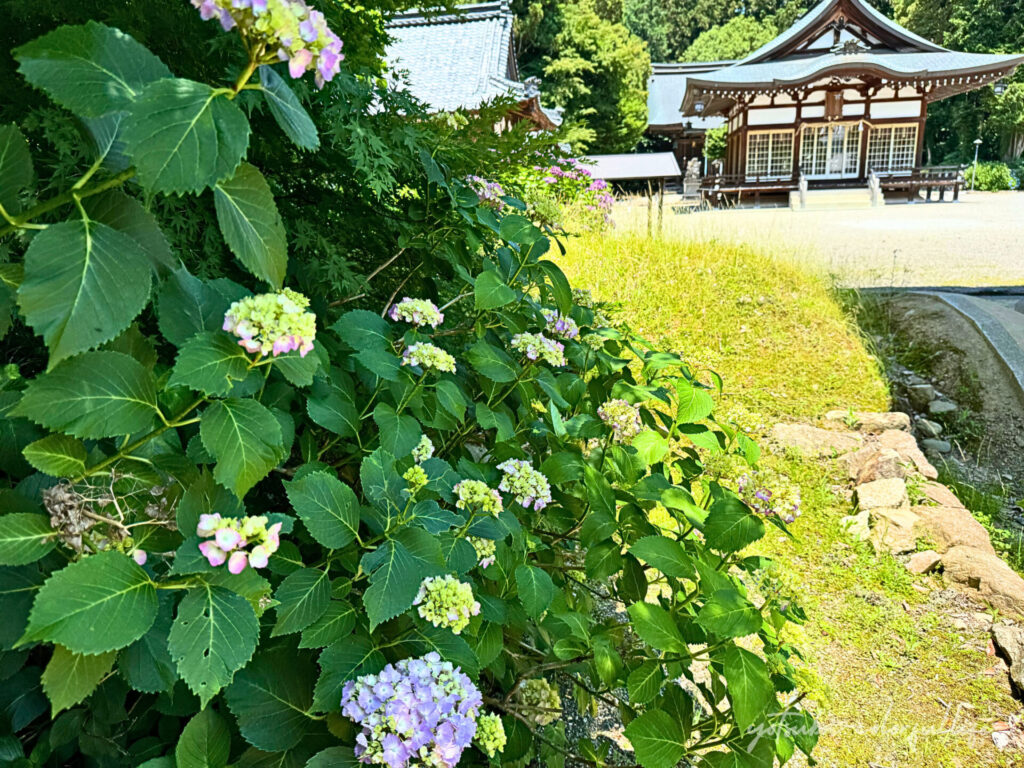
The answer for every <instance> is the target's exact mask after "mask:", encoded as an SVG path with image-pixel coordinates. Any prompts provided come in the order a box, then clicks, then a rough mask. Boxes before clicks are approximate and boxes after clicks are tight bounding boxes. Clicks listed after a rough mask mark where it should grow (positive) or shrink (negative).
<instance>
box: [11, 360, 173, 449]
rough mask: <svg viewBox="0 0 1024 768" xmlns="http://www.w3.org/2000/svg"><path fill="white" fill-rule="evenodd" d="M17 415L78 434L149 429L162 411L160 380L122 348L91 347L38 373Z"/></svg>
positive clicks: (89, 434) (23, 397)
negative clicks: (159, 408) (158, 407)
mask: <svg viewBox="0 0 1024 768" xmlns="http://www.w3.org/2000/svg"><path fill="white" fill-rule="evenodd" d="M12 413H13V414H14V415H17V416H24V417H25V418H29V419H32V421H35V422H36V423H38V424H41V425H43V426H44V427H47V428H48V429H53V430H59V431H61V432H66V433H68V434H71V435H74V436H76V437H91V438H98V437H112V436H115V435H128V434H131V433H133V432H139V431H141V430H144V429H147V428H148V427H150V426H151V425H152V423H153V420H154V418H155V417H156V381H155V380H154V378H153V374H152V373H150V372H149V371H147V370H146V369H145V368H144V367H143V366H142V364H141V363H139V362H138V361H137V360H135V359H134V358H131V357H128V355H125V354H122V353H121V352H89V353H87V354H84V355H80V356H78V357H76V358H75V359H73V360H68V361H65V362H63V363H61V364H60V365H58V366H57V367H56V368H54V369H53V370H52V371H50V372H49V373H46V374H43V375H42V376H39V377H38V378H36V379H34V380H33V381H32V382H31V383H30V384H29V385H28V388H27V389H26V390H25V394H24V395H23V396H22V398H21V402H19V403H18V405H17V406H16V407H15V408H14V410H13V411H12Z"/></svg>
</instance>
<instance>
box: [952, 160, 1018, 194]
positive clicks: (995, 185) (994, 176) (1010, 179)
mask: <svg viewBox="0 0 1024 768" xmlns="http://www.w3.org/2000/svg"><path fill="white" fill-rule="evenodd" d="M974 173H975V172H974V166H973V165H971V166H970V167H969V168H968V169H967V170H966V171H965V172H964V181H965V183H966V185H967V186H968V187H970V186H971V184H972V183H974V188H975V189H980V190H982V191H984V192H1000V191H1002V190H1005V189H1017V188H1019V187H1020V180H1019V179H1018V178H1017V174H1016V173H1014V172H1013V171H1012V170H1010V167H1009V166H1008V165H1007V164H1006V163H978V172H977V173H978V176H977V181H975V178H974Z"/></svg>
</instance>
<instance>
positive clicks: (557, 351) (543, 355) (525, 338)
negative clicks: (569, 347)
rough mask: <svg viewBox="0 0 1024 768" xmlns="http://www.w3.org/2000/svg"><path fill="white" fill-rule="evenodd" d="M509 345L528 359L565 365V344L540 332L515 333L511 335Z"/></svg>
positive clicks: (556, 365) (553, 364)
mask: <svg viewBox="0 0 1024 768" xmlns="http://www.w3.org/2000/svg"><path fill="white" fill-rule="evenodd" d="M511 347H512V349H514V350H515V351H516V352H522V353H523V354H524V355H526V357H527V359H529V360H544V362H546V363H547V364H548V365H551V366H555V367H558V366H563V365H565V346H564V345H563V344H562V343H561V342H560V341H555V340H554V339H549V338H548V337H547V336H545V335H544V334H542V333H517V334H516V335H515V336H513V337H512V342H511Z"/></svg>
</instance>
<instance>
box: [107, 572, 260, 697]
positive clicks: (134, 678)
mask: <svg viewBox="0 0 1024 768" xmlns="http://www.w3.org/2000/svg"><path fill="white" fill-rule="evenodd" d="M247 570H249V571H251V570H252V569H247ZM170 597H171V596H170V594H168V593H164V594H163V599H161V600H160V607H159V609H158V610H157V615H156V621H154V622H153V626H152V627H150V628H149V631H148V632H146V634H144V635H143V636H142V637H140V638H139V639H138V640H136V641H135V642H134V643H132V644H131V645H129V646H128V647H127V648H125V649H124V650H123V651H121V656H120V658H119V659H118V662H117V668H118V671H119V672H120V673H121V676H122V677H123V678H124V679H125V681H126V682H127V683H128V685H130V686H131V687H132V689H133V690H136V691H140V692H142V693H162V692H165V691H170V690H171V688H173V687H174V684H175V683H176V682H177V681H178V672H177V670H175V668H174V661H173V660H172V659H171V654H170V653H169V652H168V651H167V635H168V634H169V633H170V631H171V607H172V606H171V599H170Z"/></svg>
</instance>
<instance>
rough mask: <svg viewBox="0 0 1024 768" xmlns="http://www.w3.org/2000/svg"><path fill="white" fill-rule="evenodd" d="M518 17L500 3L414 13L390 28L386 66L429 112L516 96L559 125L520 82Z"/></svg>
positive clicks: (393, 21)
mask: <svg viewBox="0 0 1024 768" xmlns="http://www.w3.org/2000/svg"><path fill="white" fill-rule="evenodd" d="M513 21H514V16H513V14H512V12H511V11H510V10H509V7H508V4H507V3H506V2H504V0H501V1H500V2H489V3H477V4H475V5H463V6H459V8H458V10H457V12H455V13H431V12H429V11H423V10H420V9H412V10H409V11H405V12H404V13H400V14H398V15H396V16H395V17H394V18H393V19H391V21H389V22H388V24H387V31H388V34H389V35H390V36H391V38H392V40H391V42H390V43H389V44H388V46H387V49H386V50H385V52H384V58H385V60H386V61H387V63H388V67H389V68H390V69H392V70H397V71H405V72H407V73H408V78H407V79H408V86H409V89H410V90H411V91H412V93H413V94H414V95H415V96H416V97H417V98H418V99H419V100H420V101H422V102H423V103H425V104H426V105H427V106H429V107H430V108H431V109H433V110H436V111H438V112H450V111H453V110H456V109H470V110H472V109H477V108H479V107H480V105H481V104H483V103H484V102H485V101H489V100H492V99H495V98H497V97H499V96H512V97H513V98H515V99H518V100H520V101H523V102H525V101H529V102H536V103H535V104H534V103H531V104H529V105H526V106H527V107H528V109H529V111H531V113H535V114H537V115H539V119H540V120H541V122H544V121H547V122H549V123H552V126H546V127H553V125H557V122H558V120H557V115H554V114H552V113H550V112H542V111H541V108H540V103H539V101H538V100H537V90H536V88H535V87H531V86H529V85H528V84H526V83H522V82H520V81H519V70H518V67H517V66H516V60H515V55H514V54H513V48H512V23H513Z"/></svg>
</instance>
